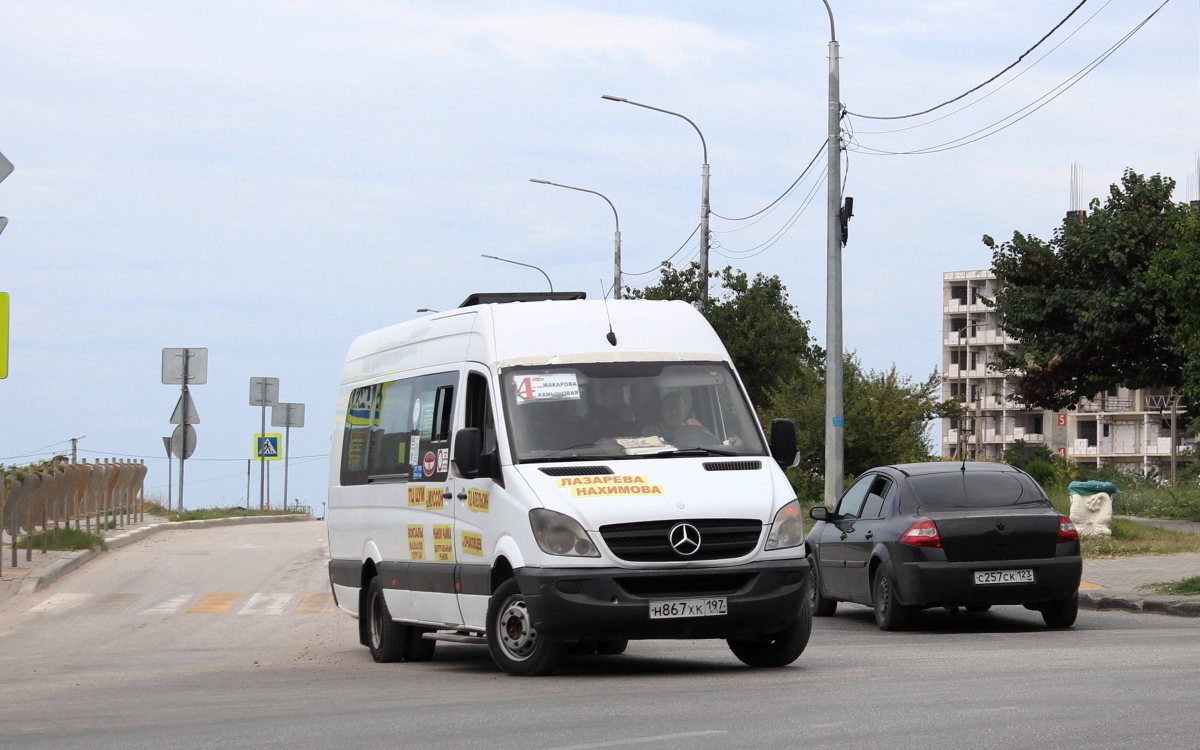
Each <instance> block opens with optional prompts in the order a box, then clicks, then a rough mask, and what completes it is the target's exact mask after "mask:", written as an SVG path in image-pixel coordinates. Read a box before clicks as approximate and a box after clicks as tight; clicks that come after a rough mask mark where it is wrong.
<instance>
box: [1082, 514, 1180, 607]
mask: <svg viewBox="0 0 1200 750" xmlns="http://www.w3.org/2000/svg"><path fill="white" fill-rule="evenodd" d="M1126 520H1129V521H1133V522H1135V523H1142V524H1146V525H1148V526H1158V527H1160V528H1164V529H1171V530H1173V531H1190V532H1192V533H1194V534H1200V523H1196V522H1194V521H1171V520H1165V519H1158V518H1131V517H1127V518H1126ZM1198 575H1200V552H1193V553H1186V554H1182V555H1146V556H1140V557H1117V558H1113V559H1111V560H1084V561H1083V582H1082V583H1080V585H1079V606H1080V607H1082V608H1084V609H1124V610H1128V611H1131V612H1156V613H1161V614H1171V615H1183V616H1185V617H1200V596H1162V595H1158V594H1155V593H1154V592H1153V591H1149V590H1147V588H1146V587H1147V586H1149V585H1150V584H1153V583H1168V582H1171V581H1178V580H1181V579H1184V578H1191V577H1192V576H1198Z"/></svg>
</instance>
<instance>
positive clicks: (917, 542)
mask: <svg viewBox="0 0 1200 750" xmlns="http://www.w3.org/2000/svg"><path fill="white" fill-rule="evenodd" d="M900 543H901V544H907V545H908V546H910V547H941V546H942V537H941V536H939V535H938V528H937V524H935V523H934V522H933V519H931V518H923V519H921V520H920V521H917V522H916V523H914V524H913V525H912V526H909V527H908V531H906V532H904V533H903V534H901V535H900Z"/></svg>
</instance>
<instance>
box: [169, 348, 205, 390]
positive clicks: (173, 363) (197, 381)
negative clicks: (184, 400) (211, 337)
mask: <svg viewBox="0 0 1200 750" xmlns="http://www.w3.org/2000/svg"><path fill="white" fill-rule="evenodd" d="M185 359H186V360H187V383H186V384H185V383H184V382H183V365H184V360H185ZM162 382H163V385H204V384H205V383H207V382H208V349H205V348H190V349H187V348H185V349H163V350H162Z"/></svg>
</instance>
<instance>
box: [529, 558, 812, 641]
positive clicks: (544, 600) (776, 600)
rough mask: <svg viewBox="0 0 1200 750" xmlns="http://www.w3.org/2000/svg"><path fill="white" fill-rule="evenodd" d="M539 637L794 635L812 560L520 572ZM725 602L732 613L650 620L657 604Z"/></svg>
mask: <svg viewBox="0 0 1200 750" xmlns="http://www.w3.org/2000/svg"><path fill="white" fill-rule="evenodd" d="M514 572H515V575H516V577H517V581H518V583H519V584H520V586H521V593H522V594H524V595H525V601H526V605H527V606H528V607H529V614H530V616H531V618H532V620H533V626H534V628H536V629H537V631H538V633H540V634H541V635H544V636H547V637H549V638H552V639H554V640H565V641H571V640H579V639H594V638H595V639H607V638H613V639H616V638H629V639H645V638H732V637H738V636H749V635H759V634H763V633H775V632H779V631H781V630H785V629H787V628H788V627H789V626H790V625H791V624H792V623H793V622H795V620H796V617H797V616H798V615H799V612H800V606H801V603H802V602H803V600H804V597H805V595H806V592H807V586H808V581H809V568H808V561H807V560H805V559H804V558H799V559H794V560H775V561H770V562H756V563H749V564H746V565H736V566H730V567H721V568H700V569H652V570H644V569H628V568H519V569H517V570H516V571H514ZM718 596H723V597H725V598H726V600H727V604H728V606H727V610H728V614H725V615H718V616H714V617H688V618H674V619H667V620H651V619H650V603H651V602H652V601H662V600H676V599H705V598H710V597H718Z"/></svg>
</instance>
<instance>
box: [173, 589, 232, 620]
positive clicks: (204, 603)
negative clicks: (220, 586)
mask: <svg viewBox="0 0 1200 750" xmlns="http://www.w3.org/2000/svg"><path fill="white" fill-rule="evenodd" d="M241 598H242V594H241V592H237V591H213V592H210V593H207V594H204V595H203V596H201V597H200V598H199V599H197V600H196V603H195V604H193V605H192V606H190V607H188V608H187V611H186V612H184V614H188V615H224V614H228V613H229V610H231V609H233V605H235V604H237V602H238V599H241Z"/></svg>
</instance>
